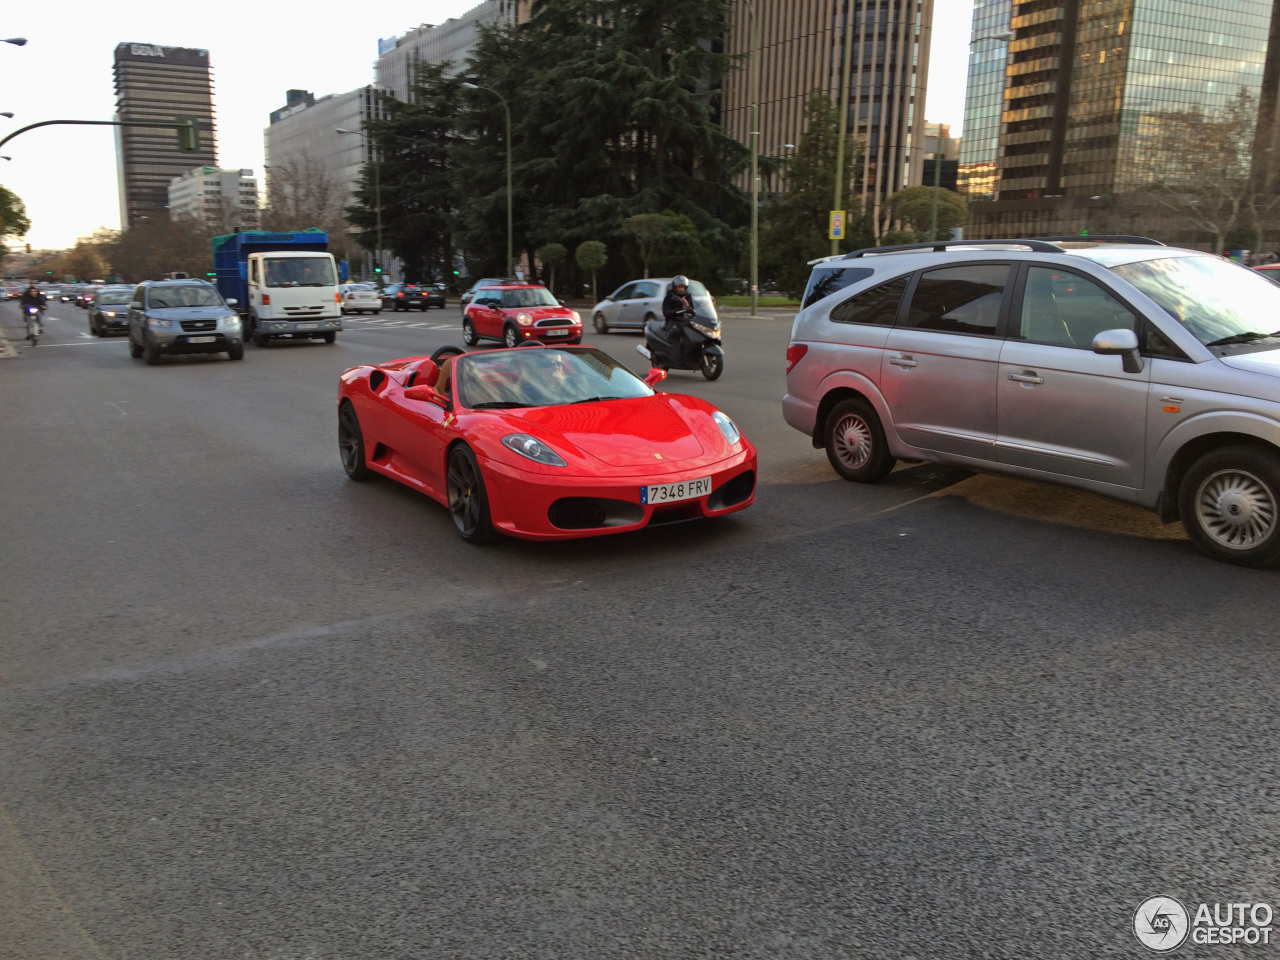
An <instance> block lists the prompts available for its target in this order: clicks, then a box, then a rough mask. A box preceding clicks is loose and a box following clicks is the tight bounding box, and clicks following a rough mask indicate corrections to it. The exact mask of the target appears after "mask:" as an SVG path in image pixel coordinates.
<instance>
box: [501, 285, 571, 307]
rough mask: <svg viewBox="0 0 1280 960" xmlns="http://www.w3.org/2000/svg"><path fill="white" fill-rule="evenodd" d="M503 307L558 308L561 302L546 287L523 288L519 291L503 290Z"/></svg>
mask: <svg viewBox="0 0 1280 960" xmlns="http://www.w3.org/2000/svg"><path fill="white" fill-rule="evenodd" d="M502 306H503V308H504V309H513V308H516V307H558V306H560V301H559V300H557V299H556V298H555V297H553V296H552V295H551V294H550V293H549V292H548V291H547V290H546V289H545V288H544V287H523V288H521V289H519V290H503V291H502Z"/></svg>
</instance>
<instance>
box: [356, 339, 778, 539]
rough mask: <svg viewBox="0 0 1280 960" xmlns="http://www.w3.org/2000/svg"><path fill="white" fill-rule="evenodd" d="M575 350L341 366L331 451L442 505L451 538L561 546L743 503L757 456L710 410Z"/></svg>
mask: <svg viewBox="0 0 1280 960" xmlns="http://www.w3.org/2000/svg"><path fill="white" fill-rule="evenodd" d="M662 376H663V374H662V371H651V372H650V376H649V378H647V380H641V379H640V378H639V377H637V376H636V375H635V374H633V373H631V372H630V371H629V370H627V368H626V367H624V366H623V365H622V364H620V363H618V362H617V361H616V360H614V359H613V358H612V357H610V356H609V355H608V354H606V353H603V352H602V351H600V350H597V349H595V348H593V347H588V346H556V347H544V346H541V345H537V346H533V345H530V346H529V347H517V348H512V349H499V350H486V351H483V352H474V353H468V352H464V351H463V350H461V349H460V348H458V347H443V348H441V349H440V350H438V351H436V353H435V354H434V355H432V356H431V357H410V358H407V359H402V360H394V361H392V362H390V363H383V364H379V365H377V366H359V367H353V368H352V369H350V370H348V371H346V373H344V374H343V375H342V381H341V385H340V387H339V390H338V443H339V449H340V452H341V454H342V464H343V467H344V468H345V469H346V471H347V475H348V476H350V477H351V478H352V479H353V480H366V479H369V478H370V477H372V476H373V475H374V474H379V473H380V474H383V475H385V476H388V477H390V478H392V479H393V480H398V481H399V482H400V483H403V484H405V485H407V486H409V487H412V488H413V489H415V490H420V491H422V492H423V493H425V494H427V496H429V497H432V498H433V499H435V500H438V501H440V502H441V503H442V504H444V505H446V506H447V507H448V508H449V511H450V513H451V514H452V515H453V520H454V523H455V525H456V526H457V528H458V532H459V533H460V534H461V535H462V537H463V539H464V540H467V541H470V542H473V543H474V542H483V541H486V540H489V539H491V538H493V536H494V535H495V533H502V534H507V535H509V536H513V537H521V538H524V539H529V540H561V539H568V538H572V537H593V536H600V535H603V534H608V533H622V532H624V531H628V530H638V529H640V528H642V527H645V526H647V525H649V524H651V523H655V524H656V523H667V522H674V521H679V520H691V519H694V518H698V517H718V516H722V515H725V514H730V513H734V512H736V511H738V510H743V509H745V508H747V507H749V506H750V505H751V504H752V503H753V502H754V501H755V488H756V450H755V447H753V446H752V445H751V443H750V442H749V441H748V440H747V439H746V437H744V436H742V434H741V432H740V431H739V430H738V428H737V426H736V425H735V424H734V422H733V421H732V420H730V419H729V417H728V416H726V415H725V414H724V413H722V412H721V411H719V410H717V409H716V408H715V407H714V406H712V405H711V404H710V403H707V402H706V401H705V400H701V399H699V398H697V397H691V396H684V395H681V394H677V393H658V392H655V391H654V389H653V386H652V384H655V383H656V382H657V381H658V380H660V379H661V377H662Z"/></svg>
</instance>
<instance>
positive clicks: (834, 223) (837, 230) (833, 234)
mask: <svg viewBox="0 0 1280 960" xmlns="http://www.w3.org/2000/svg"><path fill="white" fill-rule="evenodd" d="M844 216H845V211H843V210H832V211H831V225H830V227H829V228H828V229H827V239H828V240H843V239H844Z"/></svg>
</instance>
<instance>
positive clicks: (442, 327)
mask: <svg viewBox="0 0 1280 960" xmlns="http://www.w3.org/2000/svg"><path fill="white" fill-rule="evenodd" d="M431 329H432V330H456V329H458V325H457V324H456V323H442V324H440V326H438V327H432V328H431Z"/></svg>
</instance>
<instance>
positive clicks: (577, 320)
mask: <svg viewBox="0 0 1280 960" xmlns="http://www.w3.org/2000/svg"><path fill="white" fill-rule="evenodd" d="M573 322H574V323H581V322H582V314H580V313H579V312H578V311H577V310H575V311H573Z"/></svg>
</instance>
